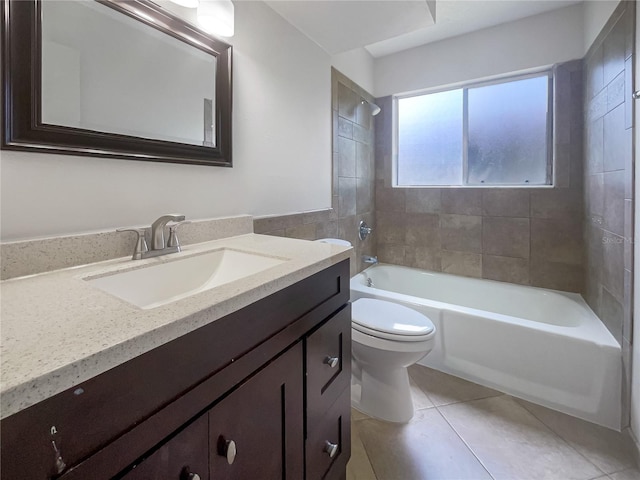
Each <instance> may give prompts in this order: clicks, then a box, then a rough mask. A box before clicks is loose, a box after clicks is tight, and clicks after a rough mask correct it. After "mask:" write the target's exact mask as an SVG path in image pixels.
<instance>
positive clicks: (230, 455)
mask: <svg viewBox="0 0 640 480" xmlns="http://www.w3.org/2000/svg"><path fill="white" fill-rule="evenodd" d="M237 453H238V451H237V450H236V442H234V441H233V440H225V438H224V437H223V436H222V435H220V437H218V455H220V456H221V457H226V458H227V463H228V464H229V465H232V464H233V462H234V461H235V459H236V454H237Z"/></svg>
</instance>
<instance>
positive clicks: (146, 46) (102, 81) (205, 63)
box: [42, 1, 216, 147]
mask: <svg viewBox="0 0 640 480" xmlns="http://www.w3.org/2000/svg"><path fill="white" fill-rule="evenodd" d="M215 78H216V57H214V56H212V55H210V54H207V53H205V52H203V51H201V50H199V49H197V48H193V47H191V46H189V45H187V44H185V43H184V42H182V41H180V40H177V39H175V38H173V37H171V36H169V35H166V34H165V33H162V32H160V31H158V30H156V29H155V28H152V27H150V26H149V25H146V24H144V23H141V22H139V21H136V20H134V19H133V18H131V17H129V16H127V15H123V14H122V13H120V12H117V11H115V10H113V9H112V8H109V7H106V6H104V5H102V4H100V3H96V2H87V1H62V2H60V1H57V2H55V1H54V2H50V1H49V2H46V1H45V2H43V3H42V122H43V123H45V124H50V125H62V126H67V127H76V128H82V129H87V130H94V131H98V132H105V133H116V134H122V135H131V136H135V137H141V138H148V139H157V140H166V141H169V142H179V143H187V144H191V145H204V146H209V147H213V146H215V125H214V124H213V120H214V119H213V111H214V102H215Z"/></svg>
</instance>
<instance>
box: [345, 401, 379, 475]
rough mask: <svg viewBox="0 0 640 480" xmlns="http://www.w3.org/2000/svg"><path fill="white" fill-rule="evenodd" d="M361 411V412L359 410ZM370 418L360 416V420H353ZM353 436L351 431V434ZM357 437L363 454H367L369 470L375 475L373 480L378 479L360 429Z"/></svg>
mask: <svg viewBox="0 0 640 480" xmlns="http://www.w3.org/2000/svg"><path fill="white" fill-rule="evenodd" d="M360 413H362V412H360ZM369 419H371V417H367V418H361V419H360V420H355V421H354V422H362V421H364V420H369ZM351 435H352V436H353V433H352V434H351ZM358 438H360V443H362V448H363V449H364V454H365V455H366V456H367V462H368V463H369V466H370V467H371V471H372V472H373V476H374V477H375V480H379V479H378V474H377V473H376V469H375V468H374V467H373V463H372V462H371V457H370V456H369V450H367V445H366V444H365V443H364V442H363V441H362V432H361V431H360V430H358Z"/></svg>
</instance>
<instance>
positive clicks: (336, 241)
mask: <svg viewBox="0 0 640 480" xmlns="http://www.w3.org/2000/svg"><path fill="white" fill-rule="evenodd" d="M316 242H322V243H332V244H334V245H342V246H343V247H350V246H351V242H349V241H347V240H342V239H341V238H319V239H318V240H316Z"/></svg>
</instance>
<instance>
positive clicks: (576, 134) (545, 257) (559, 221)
mask: <svg viewBox="0 0 640 480" xmlns="http://www.w3.org/2000/svg"><path fill="white" fill-rule="evenodd" d="M582 84H583V82H582V62H581V61H580V60H577V61H572V62H568V63H564V64H562V65H558V66H557V67H556V68H555V69H554V90H555V98H554V108H553V109H554V115H553V128H554V145H553V149H554V157H555V172H554V177H555V182H554V188H455V187H452V188H392V186H391V173H392V171H391V168H392V166H391V158H392V146H391V142H392V120H393V119H392V111H391V110H392V109H391V106H392V98H391V97H390V96H389V97H384V98H379V99H378V100H377V101H376V103H377V104H378V105H380V106H381V107H382V112H381V113H380V115H378V116H377V117H376V220H377V227H378V256H379V259H380V261H381V262H385V263H392V264H396V265H404V266H408V267H416V268H423V269H426V270H432V271H436V272H445V273H453V274H457V275H464V276H468V277H479V278H486V279H491V280H499V281H504V282H511V283H518V284H522V285H532V286H536V287H545V288H552V289H558V290H565V291H570V292H580V291H581V290H582V285H583V276H584V273H583V254H582V251H583V243H582V190H583V188H582V187H583V172H582V163H583V160H582V141H583V138H582V123H583V122H582Z"/></svg>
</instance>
